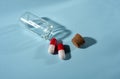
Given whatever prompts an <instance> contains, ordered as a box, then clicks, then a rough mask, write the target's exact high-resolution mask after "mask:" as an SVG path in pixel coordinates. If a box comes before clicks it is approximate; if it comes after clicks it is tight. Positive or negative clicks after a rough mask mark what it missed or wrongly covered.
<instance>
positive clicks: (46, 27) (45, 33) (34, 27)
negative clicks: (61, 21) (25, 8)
mask: <svg viewBox="0 0 120 79" xmlns="http://www.w3.org/2000/svg"><path fill="white" fill-rule="evenodd" d="M20 21H21V22H22V23H24V24H25V27H26V28H28V29H29V30H31V31H33V32H34V33H36V34H38V35H40V36H41V37H42V38H44V39H46V40H49V39H51V37H52V34H51V32H52V30H53V25H51V24H50V23H48V22H47V21H45V20H44V19H42V18H40V17H38V16H36V15H34V14H32V13H30V12H26V13H24V14H23V15H22V16H21V17H20Z"/></svg>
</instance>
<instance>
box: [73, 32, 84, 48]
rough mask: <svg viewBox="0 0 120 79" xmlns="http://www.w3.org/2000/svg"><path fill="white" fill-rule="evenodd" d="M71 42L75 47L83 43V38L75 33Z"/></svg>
mask: <svg viewBox="0 0 120 79" xmlns="http://www.w3.org/2000/svg"><path fill="white" fill-rule="evenodd" d="M72 43H73V44H74V45H75V46H76V47H78V48H79V47H80V46H81V45H83V44H84V43H85V40H84V38H83V37H82V36H81V35H80V34H78V33H77V34H76V35H75V36H74V37H73V38H72Z"/></svg>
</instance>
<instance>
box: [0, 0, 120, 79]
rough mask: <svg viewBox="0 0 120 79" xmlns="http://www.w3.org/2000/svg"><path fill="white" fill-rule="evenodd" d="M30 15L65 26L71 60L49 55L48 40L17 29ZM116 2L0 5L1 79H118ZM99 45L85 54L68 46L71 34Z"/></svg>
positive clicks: (34, 0)
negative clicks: (27, 15) (20, 18)
mask: <svg viewBox="0 0 120 79" xmlns="http://www.w3.org/2000/svg"><path fill="white" fill-rule="evenodd" d="M26 11H30V12H32V13H34V14H36V15H38V16H41V17H49V18H50V19H52V20H54V21H56V22H58V23H60V24H62V25H64V26H65V27H66V28H67V29H69V30H71V32H72V33H71V35H70V36H69V37H68V38H66V39H64V40H63V42H64V43H65V44H68V45H70V48H71V58H70V59H69V60H64V61H61V60H60V59H59V58H58V56H57V55H50V54H48V53H47V48H48V43H49V42H48V41H44V40H43V39H41V38H40V37H39V36H38V35H36V34H33V33H31V32H29V31H27V30H26V29H24V28H23V27H21V26H20V24H19V17H20V16H21V15H22V14H23V13H24V12H26ZM119 31H120V1H119V0H1V1H0V79H120V32H119ZM76 33H80V34H81V35H82V36H84V37H91V38H94V39H95V40H96V41H97V42H96V43H95V44H94V45H91V46H89V47H88V48H85V49H78V48H75V47H74V46H73V45H72V43H71V38H72V37H73V36H74V34H76Z"/></svg>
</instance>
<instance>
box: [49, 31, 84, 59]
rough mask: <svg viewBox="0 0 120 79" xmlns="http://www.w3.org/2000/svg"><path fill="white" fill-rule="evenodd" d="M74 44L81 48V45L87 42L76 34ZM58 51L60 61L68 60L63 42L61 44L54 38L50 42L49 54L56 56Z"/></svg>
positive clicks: (73, 39)
mask: <svg viewBox="0 0 120 79" xmlns="http://www.w3.org/2000/svg"><path fill="white" fill-rule="evenodd" d="M72 43H73V44H74V45H75V46H76V47H77V48H79V47H80V46H81V45H83V44H84V43H85V40H84V39H83V37H82V36H81V35H80V34H78V33H77V34H76V35H75V36H74V37H73V38H72ZM56 50H57V52H58V56H59V58H60V59H62V60H64V59H65V58H66V55H65V49H64V45H63V43H62V42H59V41H58V40H57V39H56V38H52V39H51V40H50V45H49V48H48V52H49V53H50V54H54V53H56Z"/></svg>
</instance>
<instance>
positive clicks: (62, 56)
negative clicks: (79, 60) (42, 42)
mask: <svg viewBox="0 0 120 79" xmlns="http://www.w3.org/2000/svg"><path fill="white" fill-rule="evenodd" d="M57 48H58V56H59V58H60V59H65V50H64V45H63V44H62V43H58V45H57Z"/></svg>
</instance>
